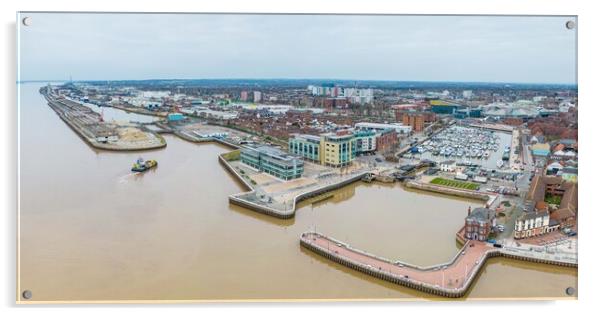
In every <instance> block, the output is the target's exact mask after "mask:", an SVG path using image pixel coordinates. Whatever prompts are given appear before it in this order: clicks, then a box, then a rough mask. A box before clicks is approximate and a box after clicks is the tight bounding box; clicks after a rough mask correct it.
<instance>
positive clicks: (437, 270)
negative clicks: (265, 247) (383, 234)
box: [301, 232, 496, 296]
mask: <svg viewBox="0 0 602 316" xmlns="http://www.w3.org/2000/svg"><path fill="white" fill-rule="evenodd" d="M301 239H302V242H304V243H306V246H307V245H309V246H312V245H313V246H314V247H316V248H319V249H321V250H323V251H325V252H326V253H330V254H331V255H333V256H337V257H340V258H344V260H348V261H349V262H350V263H353V264H356V265H358V266H364V267H366V268H369V269H372V270H376V271H380V272H382V273H383V274H388V275H390V277H391V278H395V279H399V280H406V281H407V282H408V283H413V284H415V285H417V287H422V288H417V289H419V290H425V289H430V288H435V289H436V288H440V289H442V290H443V291H445V290H451V291H450V293H451V292H457V293H459V294H460V295H452V296H461V295H462V294H463V292H464V290H465V289H467V288H468V286H469V285H470V282H471V280H472V278H473V276H474V275H475V274H476V272H478V269H479V267H480V266H481V264H482V261H483V260H484V259H485V258H486V254H487V253H488V252H490V251H495V249H496V248H493V247H492V246H491V245H490V244H487V243H484V242H478V241H469V242H468V243H466V245H465V246H464V247H463V248H462V249H461V251H460V252H459V253H458V254H457V255H456V256H455V257H454V258H452V259H451V261H450V262H448V263H444V264H440V265H435V266H430V267H419V266H415V265H412V264H409V263H404V262H400V261H391V260H389V259H385V258H381V257H378V256H375V255H372V254H369V253H366V252H363V251H361V250H358V249H353V248H352V247H350V246H349V245H347V244H344V243H342V242H340V241H337V240H334V239H332V238H329V237H327V236H324V235H321V234H319V233H313V232H307V233H304V234H303V235H302V237H301ZM435 294H440V295H441V293H435Z"/></svg>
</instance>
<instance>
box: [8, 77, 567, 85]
mask: <svg viewBox="0 0 602 316" xmlns="http://www.w3.org/2000/svg"><path fill="white" fill-rule="evenodd" d="M193 80H207V81H209V80H224V81H236V80H247V81H253V80H257V81H265V80H290V81H359V82H408V83H465V84H515V85H528V84H531V85H564V86H575V87H577V86H578V83H566V82H518V81H453V80H393V79H343V78H286V77H273V78H244V77H241V78H149V79H82V80H70V79H33V80H17V83H28V82H70V81H71V82H99V81H114V82H118V81H193Z"/></svg>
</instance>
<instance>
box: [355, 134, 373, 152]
mask: <svg viewBox="0 0 602 316" xmlns="http://www.w3.org/2000/svg"><path fill="white" fill-rule="evenodd" d="M354 136H355V140H356V143H357V144H356V152H357V153H358V154H363V153H369V152H374V151H376V133H375V132H373V131H357V132H355V133H354Z"/></svg>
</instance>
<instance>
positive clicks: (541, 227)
mask: <svg viewBox="0 0 602 316" xmlns="http://www.w3.org/2000/svg"><path fill="white" fill-rule="evenodd" d="M525 200H526V205H527V210H526V211H525V212H524V213H523V215H521V216H520V217H519V218H518V219H517V221H516V224H515V232H514V238H516V239H520V238H528V237H533V236H539V235H543V234H546V233H549V232H551V231H555V230H557V229H559V228H560V229H562V228H570V227H573V226H574V225H575V223H576V217H577V184H576V183H574V182H569V181H565V180H564V179H562V177H551V176H542V175H536V176H535V177H534V178H533V180H532V181H531V187H530V188H529V192H527V196H526V198H525ZM557 201H559V202H557ZM551 203H559V204H557V205H556V204H554V205H553V207H550V204H551Z"/></svg>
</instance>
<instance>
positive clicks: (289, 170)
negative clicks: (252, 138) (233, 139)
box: [240, 146, 303, 180]
mask: <svg viewBox="0 0 602 316" xmlns="http://www.w3.org/2000/svg"><path fill="white" fill-rule="evenodd" d="M240 159H241V161H242V162H243V163H245V164H247V165H249V166H251V167H253V168H255V169H257V170H259V171H262V172H265V173H268V174H271V175H273V176H275V177H278V178H280V179H283V180H292V179H296V178H299V177H301V175H303V160H301V159H299V158H297V157H293V156H291V155H288V154H287V153H285V152H283V151H281V150H279V149H277V148H274V147H269V146H258V147H253V146H244V147H243V148H241V150H240Z"/></svg>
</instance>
